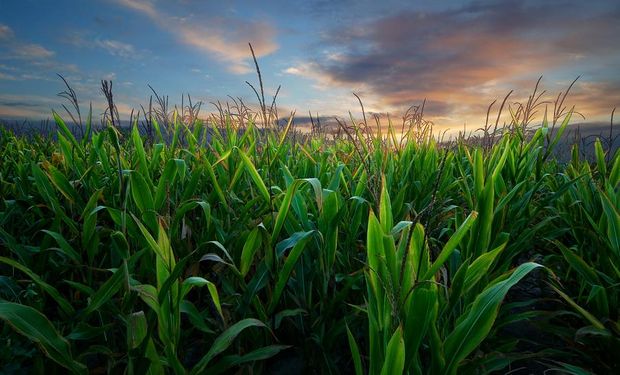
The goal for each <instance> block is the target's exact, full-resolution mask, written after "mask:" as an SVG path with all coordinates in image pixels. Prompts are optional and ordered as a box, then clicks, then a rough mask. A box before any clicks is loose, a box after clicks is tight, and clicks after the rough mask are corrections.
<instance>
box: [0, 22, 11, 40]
mask: <svg viewBox="0 0 620 375" xmlns="http://www.w3.org/2000/svg"><path fill="white" fill-rule="evenodd" d="M13 36H14V34H13V30H11V28H10V27H8V26H7V25H4V24H0V40H10V39H13Z"/></svg>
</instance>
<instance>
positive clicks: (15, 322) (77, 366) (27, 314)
mask: <svg viewBox="0 0 620 375" xmlns="http://www.w3.org/2000/svg"><path fill="white" fill-rule="evenodd" d="M0 319H2V320H4V321H5V322H6V323H7V324H9V325H10V326H12V327H13V328H14V329H15V330H16V331H17V332H19V333H20V334H22V335H24V336H26V337H27V338H28V339H30V340H32V341H34V342H35V343H37V344H38V345H39V346H40V347H41V349H42V350H43V352H44V353H45V355H46V356H48V357H49V358H50V359H52V360H53V361H54V362H56V363H58V364H59V365H61V366H63V367H65V368H67V369H69V370H70V371H71V372H73V373H76V374H86V373H87V371H86V366H84V365H83V364H81V363H79V362H76V361H74V360H73V358H72V357H71V351H70V346H69V343H68V342H67V341H66V340H65V339H64V338H63V337H62V336H60V335H59V334H58V332H57V331H56V329H55V328H54V326H53V325H52V323H51V322H50V321H49V320H48V319H47V318H46V317H45V315H43V314H41V313H40V312H38V311H37V310H35V309H33V308H32V307H29V306H24V305H20V304H17V303H11V302H0Z"/></svg>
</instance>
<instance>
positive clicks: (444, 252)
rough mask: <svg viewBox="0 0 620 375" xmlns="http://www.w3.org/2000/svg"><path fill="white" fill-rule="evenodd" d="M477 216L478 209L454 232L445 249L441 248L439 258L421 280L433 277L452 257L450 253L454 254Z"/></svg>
mask: <svg viewBox="0 0 620 375" xmlns="http://www.w3.org/2000/svg"><path fill="white" fill-rule="evenodd" d="M477 217H478V213H477V212H476V211H472V212H471V213H470V214H469V216H468V217H467V219H465V221H463V223H462V224H461V226H460V227H459V228H458V229H457V230H456V232H454V234H453V235H452V236H451V237H450V239H449V240H448V242H447V243H446V244H445V245H444V247H443V249H441V252H440V253H439V255H438V256H437V259H436V260H435V262H434V263H433V265H432V266H431V268H429V269H428V271H426V273H425V274H424V276H422V279H421V280H428V279H430V278H431V277H433V276H434V275H435V273H437V271H439V268H440V267H441V266H442V265H443V264H444V263H445V262H446V261H447V260H448V258H450V255H452V253H453V252H454V250H455V249H456V247H457V246H458V245H459V243H460V242H461V240H462V239H463V237H464V236H465V234H467V232H468V231H469V228H471V226H472V224H473V223H474V222H475V221H476V218H477Z"/></svg>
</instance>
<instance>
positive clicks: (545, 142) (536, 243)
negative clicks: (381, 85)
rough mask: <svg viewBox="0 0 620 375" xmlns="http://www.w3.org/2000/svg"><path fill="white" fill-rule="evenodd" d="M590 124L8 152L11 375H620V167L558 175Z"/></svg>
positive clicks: (98, 134) (239, 134) (69, 145)
mask: <svg viewBox="0 0 620 375" xmlns="http://www.w3.org/2000/svg"><path fill="white" fill-rule="evenodd" d="M570 118H571V114H570V113H569V114H567V115H566V117H565V118H564V119H563V122H562V124H561V126H560V127H559V131H556V132H550V128H549V125H548V124H547V122H546V121H545V122H543V124H542V127H540V128H538V130H536V131H535V132H534V133H533V134H529V133H526V132H524V131H520V130H519V128H518V127H517V128H515V129H514V131H511V132H507V133H506V134H504V135H503V136H501V137H496V138H495V139H494V140H493V142H492V144H489V145H476V144H472V143H468V142H467V141H466V140H463V139H459V140H458V141H456V142H453V143H451V144H440V143H438V142H437V141H436V140H435V139H434V138H433V137H432V136H430V135H424V136H420V137H403V136H402V135H401V134H397V129H395V128H393V127H390V128H389V129H388V130H387V132H386V133H385V134H369V133H368V132H364V131H363V129H362V128H360V127H358V126H354V127H353V128H352V130H351V131H350V132H349V133H348V135H349V136H348V137H340V138H334V139H332V140H328V139H326V138H325V137H313V136H305V137H298V138H294V137H292V136H291V132H290V129H291V122H290V121H289V123H288V125H287V126H286V127H283V128H282V129H279V130H278V131H275V130H270V129H261V128H260V127H259V126H257V125H256V124H254V123H253V122H248V123H246V124H244V129H243V131H239V124H238V122H237V121H236V120H235V119H233V118H230V117H227V119H226V121H224V123H223V124H219V125H215V124H211V123H209V122H203V121H199V120H195V121H193V122H192V123H191V124H189V125H188V124H186V123H184V122H183V121H182V119H179V118H178V117H176V116H175V118H174V120H173V121H171V123H170V124H169V125H168V127H169V129H168V130H169V135H170V136H169V137H166V136H165V134H163V133H164V129H162V128H160V125H159V124H157V122H156V121H155V122H154V130H155V131H154V133H153V135H152V137H147V136H146V135H144V134H142V133H141V132H140V131H139V130H138V127H137V125H136V124H134V126H133V128H132V129H131V131H128V132H125V133H123V132H121V131H119V129H118V128H117V127H116V126H114V124H112V123H111V124H109V125H108V127H107V128H105V129H102V130H100V131H94V130H92V129H91V127H90V119H89V121H88V124H89V125H88V128H87V131H86V132H85V135H84V136H83V137H79V138H76V137H74V135H73V134H72V132H71V131H70V130H69V127H68V126H67V125H65V122H64V121H63V119H61V118H60V117H59V116H58V115H56V114H55V122H56V126H57V129H58V131H57V135H56V137H54V138H50V137H41V136H38V137H30V138H27V137H20V136H16V135H14V134H13V133H11V132H9V131H2V132H1V133H0V198H1V199H0V275H1V276H0V322H1V323H0V345H1V348H0V372H4V373H46V374H65V373H80V374H84V373H89V372H90V373H112V374H119V373H126V374H144V373H149V374H164V373H173V374H185V373H190V374H221V373H244V374H245V373H248V374H255V373H256V374H261V373H281V374H285V373H299V372H303V373H331V374H338V373H345V374H357V375H359V374H366V373H368V374H400V373H403V374H405V373H406V374H470V373H471V374H482V373H485V374H486V373H507V372H510V371H512V372H511V373H519V371H520V369H523V368H531V367H528V366H538V367H537V368H539V369H544V370H550V371H557V372H558V373H570V374H588V373H601V374H610V373H618V371H620V360H619V358H618V356H617V353H619V352H620V320H619V319H620V317H619V315H620V301H619V296H620V293H619V289H620V209H619V207H620V189H619V184H620V156H618V153H616V155H611V154H609V151H606V150H604V148H603V146H602V144H601V142H598V141H597V142H596V143H595V144H594V149H595V152H594V154H595V156H596V157H595V160H585V159H584V158H583V157H582V156H580V155H581V154H580V150H579V147H578V146H577V145H576V146H574V148H573V151H572V159H571V160H570V161H569V162H567V163H560V162H558V161H556V160H555V159H554V154H553V149H554V147H555V145H556V144H557V143H558V141H559V139H560V137H561V136H562V133H563V132H564V130H565V129H566V127H567V125H568V124H569V122H570ZM614 353H615V354H614ZM541 371H542V370H541Z"/></svg>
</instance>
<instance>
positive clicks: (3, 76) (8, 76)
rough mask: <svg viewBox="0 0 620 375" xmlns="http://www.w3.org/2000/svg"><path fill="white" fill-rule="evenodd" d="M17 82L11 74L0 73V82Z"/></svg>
mask: <svg viewBox="0 0 620 375" xmlns="http://www.w3.org/2000/svg"><path fill="white" fill-rule="evenodd" d="M3 80H4V81H17V80H18V78H17V77H15V76H13V75H11V74H6V73H2V72H0V81H3Z"/></svg>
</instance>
